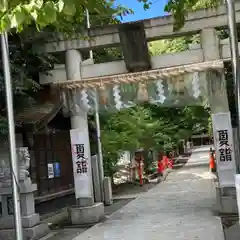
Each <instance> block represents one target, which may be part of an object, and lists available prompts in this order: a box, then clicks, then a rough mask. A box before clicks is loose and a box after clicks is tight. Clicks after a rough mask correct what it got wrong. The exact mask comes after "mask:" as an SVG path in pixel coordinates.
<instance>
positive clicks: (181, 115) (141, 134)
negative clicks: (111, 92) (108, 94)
mask: <svg viewBox="0 0 240 240" xmlns="http://www.w3.org/2000/svg"><path fill="white" fill-rule="evenodd" d="M101 117H102V119H101V127H102V132H101V134H102V135H101V137H102V145H103V158H104V169H105V174H106V175H108V176H111V177H112V176H113V174H114V173H115V171H116V170H117V162H118V159H119V158H120V157H121V154H122V153H123V152H124V151H130V152H135V151H136V150H137V149H140V148H142V149H144V150H145V151H146V152H148V151H149V150H157V151H165V152H166V151H170V150H173V149H175V148H176V147H177V146H178V144H179V143H180V142H181V141H182V140H183V139H188V138H190V137H191V135H193V134H201V133H203V132H207V130H208V117H209V113H208V111H207V110H206V109H205V108H204V107H202V106H195V107H183V108H163V107H160V106H157V105H151V104H147V103H146V104H144V105H142V106H136V107H133V108H128V109H123V110H122V111H119V112H117V113H114V114H110V113H109V114H107V115H102V116H101ZM151 160H152V159H151ZM150 163H151V161H149V162H148V164H147V166H146V167H148V166H149V164H150ZM145 165H146V162H145Z"/></svg>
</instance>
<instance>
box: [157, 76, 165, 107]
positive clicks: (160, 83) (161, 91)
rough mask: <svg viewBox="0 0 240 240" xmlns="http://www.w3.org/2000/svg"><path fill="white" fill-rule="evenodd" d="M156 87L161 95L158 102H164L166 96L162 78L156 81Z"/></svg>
mask: <svg viewBox="0 0 240 240" xmlns="http://www.w3.org/2000/svg"><path fill="white" fill-rule="evenodd" d="M156 87H157V94H158V97H159V100H158V102H160V103H161V104H163V103H164V101H165V99H166V97H165V96H164V85H163V80H162V79H160V80H158V81H156Z"/></svg>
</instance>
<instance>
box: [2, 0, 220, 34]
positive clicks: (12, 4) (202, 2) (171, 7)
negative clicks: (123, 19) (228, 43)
mask: <svg viewBox="0 0 240 240" xmlns="http://www.w3.org/2000/svg"><path fill="white" fill-rule="evenodd" d="M135 1H139V2H142V3H143V7H144V9H148V8H149V7H151V3H152V2H153V3H154V1H151V0H135ZM220 3H221V0H168V2H167V4H166V6H165V11H166V12H169V13H171V14H173V16H174V18H175V26H174V30H178V29H179V28H180V27H182V26H183V24H184V21H185V17H186V15H187V13H188V12H189V11H192V10H196V9H199V8H209V7H215V6H217V5H218V4H220ZM86 9H88V10H89V12H91V13H95V14H97V15H99V16H105V15H107V16H113V15H118V16H123V15H126V14H129V13H133V11H132V10H131V9H129V8H126V7H123V6H122V5H119V4H117V3H116V1H115V0H11V1H8V0H0V32H2V31H8V30H9V29H12V28H14V29H15V28H16V29H17V30H18V31H22V30H23V29H24V27H26V26H28V25H30V24H32V23H33V22H34V23H35V24H36V26H37V28H38V29H42V28H44V27H46V26H49V25H51V27H54V28H55V29H57V31H61V32H62V31H64V32H66V31H68V32H69V30H76V29H78V30H79V26H80V25H79V24H81V23H82V22H83V20H84V15H85V10H86Z"/></svg>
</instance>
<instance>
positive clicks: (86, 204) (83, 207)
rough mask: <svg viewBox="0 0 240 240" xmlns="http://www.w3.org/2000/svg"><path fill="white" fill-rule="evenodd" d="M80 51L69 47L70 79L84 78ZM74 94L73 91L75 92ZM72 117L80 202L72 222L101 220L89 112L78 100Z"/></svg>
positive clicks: (68, 67)
mask: <svg viewBox="0 0 240 240" xmlns="http://www.w3.org/2000/svg"><path fill="white" fill-rule="evenodd" d="M81 63H82V57H81V53H80V52H79V51H78V50H75V49H69V50H66V64H65V66H66V74H67V79H68V80H79V79H81ZM73 94H74V93H73ZM69 113H70V117H71V128H72V129H71V130H70V135H71V149H72V161H73V176H74V186H75V196H76V203H77V206H76V207H73V208H72V209H71V210H70V215H71V220H72V223H73V224H91V223H95V222H98V221H99V220H101V218H102V217H103V215H104V206H103V203H94V197H93V180H92V168H91V152H90V143H89V132H88V118H87V112H86V111H85V110H84V109H82V108H81V107H80V106H79V105H78V104H74V103H73V104H72V106H71V109H69Z"/></svg>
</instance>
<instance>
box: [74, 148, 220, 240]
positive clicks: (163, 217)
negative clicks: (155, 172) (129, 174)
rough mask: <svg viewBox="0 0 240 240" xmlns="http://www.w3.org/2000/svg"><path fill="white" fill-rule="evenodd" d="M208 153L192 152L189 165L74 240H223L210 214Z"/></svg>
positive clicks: (217, 222) (212, 195) (217, 220)
mask: <svg viewBox="0 0 240 240" xmlns="http://www.w3.org/2000/svg"><path fill="white" fill-rule="evenodd" d="M208 150H209V149H208V148H198V149H196V150H194V151H193V154H192V156H191V157H190V159H189V161H188V163H187V164H186V165H185V166H184V167H183V168H182V169H180V170H175V171H173V172H172V173H171V174H170V175H169V176H168V177H167V180H166V181H165V182H162V183H161V184H159V185H157V186H156V187H154V188H152V189H151V190H149V191H148V192H147V193H144V194H142V195H141V196H140V197H139V198H137V199H136V200H134V201H132V202H130V203H129V204H128V205H126V206H124V207H123V208H122V209H120V210H119V211H118V212H116V213H115V214H113V215H111V216H110V217H109V219H108V220H106V221H105V222H103V223H100V224H98V225H96V226H94V227H92V228H90V229H89V230H87V231H85V232H84V233H82V234H80V235H79V236H78V237H76V238H74V240H87V239H88V240H130V239H133V240H135V239H136V240H146V239H148V240H160V239H161V240H207V239H209V240H223V239H224V236H223V231H222V225H221V221H220V218H218V217H216V216H214V215H213V213H212V208H213V204H214V203H215V193H214V189H213V185H212V179H211V178H212V175H211V174H210V173H209V171H208V152H207V151H208Z"/></svg>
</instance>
